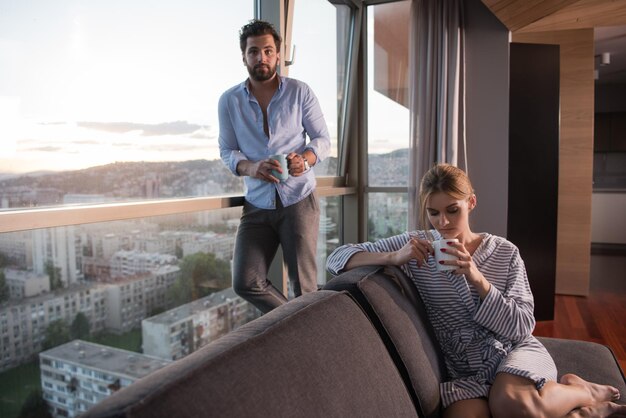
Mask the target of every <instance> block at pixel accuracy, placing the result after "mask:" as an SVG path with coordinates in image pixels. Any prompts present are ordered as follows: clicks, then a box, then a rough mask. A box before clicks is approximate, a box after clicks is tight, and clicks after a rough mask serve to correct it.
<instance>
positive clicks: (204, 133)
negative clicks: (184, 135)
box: [190, 127, 217, 139]
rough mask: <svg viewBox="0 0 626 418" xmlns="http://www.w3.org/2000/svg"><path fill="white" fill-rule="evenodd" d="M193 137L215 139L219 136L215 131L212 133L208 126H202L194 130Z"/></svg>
mask: <svg viewBox="0 0 626 418" xmlns="http://www.w3.org/2000/svg"><path fill="white" fill-rule="evenodd" d="M190 137H191V138H196V139H215V138H217V136H216V135H215V134H213V133H211V131H209V129H208V128H207V127H202V128H200V129H198V130H197V131H194V132H193V133H192V134H191V135H190Z"/></svg>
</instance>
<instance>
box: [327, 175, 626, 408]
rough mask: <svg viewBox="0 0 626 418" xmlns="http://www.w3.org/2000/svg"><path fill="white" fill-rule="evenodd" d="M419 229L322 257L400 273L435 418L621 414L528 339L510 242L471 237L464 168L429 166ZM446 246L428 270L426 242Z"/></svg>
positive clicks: (597, 389) (528, 308)
mask: <svg viewBox="0 0 626 418" xmlns="http://www.w3.org/2000/svg"><path fill="white" fill-rule="evenodd" d="M420 203H421V208H420V209H421V221H422V225H428V224H429V223H430V225H432V226H433V227H434V231H433V230H431V231H421V230H420V231H414V232H406V233H403V234H400V235H396V236H394V237H390V238H386V239H382V240H380V241H377V242H375V243H370V242H367V243H362V244H358V245H354V244H348V245H344V246H342V247H339V248H337V249H336V250H335V251H334V252H333V253H332V254H331V255H330V257H329V258H328V266H327V267H328V270H329V271H330V272H331V273H332V274H335V275H336V274H339V273H340V272H342V271H346V270H350V269H352V268H355V267H358V266H363V265H372V264H375V265H395V266H400V267H401V268H402V269H403V270H404V272H405V273H406V274H407V275H408V276H409V277H411V279H412V280H413V282H414V284H415V286H416V287H417V289H418V291H419V293H420V295H421V297H422V300H423V301H424V304H425V306H426V311H427V313H428V317H429V319H430V321H431V323H432V325H433V328H434V330H435V333H436V335H437V339H438V341H439V344H440V347H441V349H442V351H443V353H444V358H445V361H446V367H447V370H448V379H449V380H448V381H446V382H443V383H442V384H441V385H440V391H441V399H442V404H443V407H444V417H489V416H494V417H513V416H524V417H564V416H568V417H606V416H609V415H611V414H616V413H626V406H622V405H617V404H615V403H614V402H613V401H615V400H617V399H619V392H618V390H617V389H616V388H614V387H611V386H605V385H598V384H593V383H590V382H587V381H585V380H583V379H581V378H580V377H578V376H576V375H572V374H569V375H565V376H563V377H562V378H561V381H560V382H556V377H557V371H556V366H555V365H554V361H553V360H552V358H551V357H550V355H549V354H548V352H547V350H546V349H545V348H544V347H543V345H542V344H541V343H540V342H539V341H538V340H537V339H536V338H535V337H533V336H532V331H533V328H534V326H535V319H534V317H533V306H534V302H533V296H532V293H531V290H530V286H529V284H528V279H527V277H526V269H525V267H524V262H523V261H522V259H521V257H520V254H519V251H518V249H517V247H515V245H513V244H512V243H510V242H509V241H507V240H506V239H504V238H501V237H498V236H495V235H491V234H488V233H480V234H478V233H475V232H472V230H471V229H470V225H469V214H470V212H471V211H472V210H474V208H475V207H476V195H475V194H474V190H473V188H472V185H471V183H470V180H469V178H468V176H467V175H466V174H465V172H464V171H462V170H460V169H458V168H456V167H454V166H451V165H448V164H439V165H436V166H434V167H433V168H432V169H431V170H429V171H428V172H427V173H426V175H425V176H424V178H423V179H422V182H421V186H420ZM431 237H432V238H434V239H435V240H437V239H446V240H452V239H455V238H456V239H457V240H458V242H456V243H455V242H452V241H449V242H448V244H449V245H451V246H452V249H448V250H447V251H448V253H450V254H452V255H454V256H456V257H457V259H454V260H447V261H442V262H441V263H442V264H447V265H453V266H456V267H457V268H456V270H453V271H447V272H442V271H437V269H436V265H435V260H434V257H433V254H434V249H433V246H432V244H431V242H432V241H431V239H429V238H431Z"/></svg>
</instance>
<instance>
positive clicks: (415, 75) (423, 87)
mask: <svg viewBox="0 0 626 418" xmlns="http://www.w3.org/2000/svg"><path fill="white" fill-rule="evenodd" d="M462 9H463V3H462V0H413V2H412V4H411V37H410V44H409V74H410V80H409V86H410V91H409V109H410V112H411V116H410V118H411V127H410V130H411V138H410V157H409V163H410V165H409V167H410V168H409V230H413V229H416V228H417V227H418V225H417V221H418V216H417V214H418V211H419V182H420V179H421V178H422V176H423V175H424V173H425V172H426V171H428V169H429V168H430V167H432V165H433V164H434V163H437V162H446V163H450V164H453V165H455V166H457V167H460V168H462V169H464V170H466V171H467V170H468V167H467V157H466V146H465V106H464V102H465V94H464V92H465V88H464V78H465V77H464V53H463V50H464V47H463V45H464V42H463V26H462V21H463V13H462V11H463V10H462Z"/></svg>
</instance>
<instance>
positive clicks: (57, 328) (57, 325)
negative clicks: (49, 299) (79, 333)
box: [43, 319, 70, 350]
mask: <svg viewBox="0 0 626 418" xmlns="http://www.w3.org/2000/svg"><path fill="white" fill-rule="evenodd" d="M69 340H70V330H69V328H68V326H67V324H66V323H65V322H64V321H63V320H62V319H57V320H56V321H52V322H50V325H48V328H46V338H45V339H44V341H43V349H44V350H48V349H50V348H52V347H56V346H57V345H61V344H65V343H66V342H68V341H69Z"/></svg>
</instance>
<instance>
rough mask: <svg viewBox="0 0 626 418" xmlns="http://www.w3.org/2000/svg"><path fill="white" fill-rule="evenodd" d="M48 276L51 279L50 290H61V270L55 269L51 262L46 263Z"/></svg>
mask: <svg viewBox="0 0 626 418" xmlns="http://www.w3.org/2000/svg"><path fill="white" fill-rule="evenodd" d="M46 274H48V278H49V279H50V290H56V289H61V288H62V287H63V282H62V281H61V269H60V268H58V267H55V266H54V264H52V262H51V261H47V262H46Z"/></svg>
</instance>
